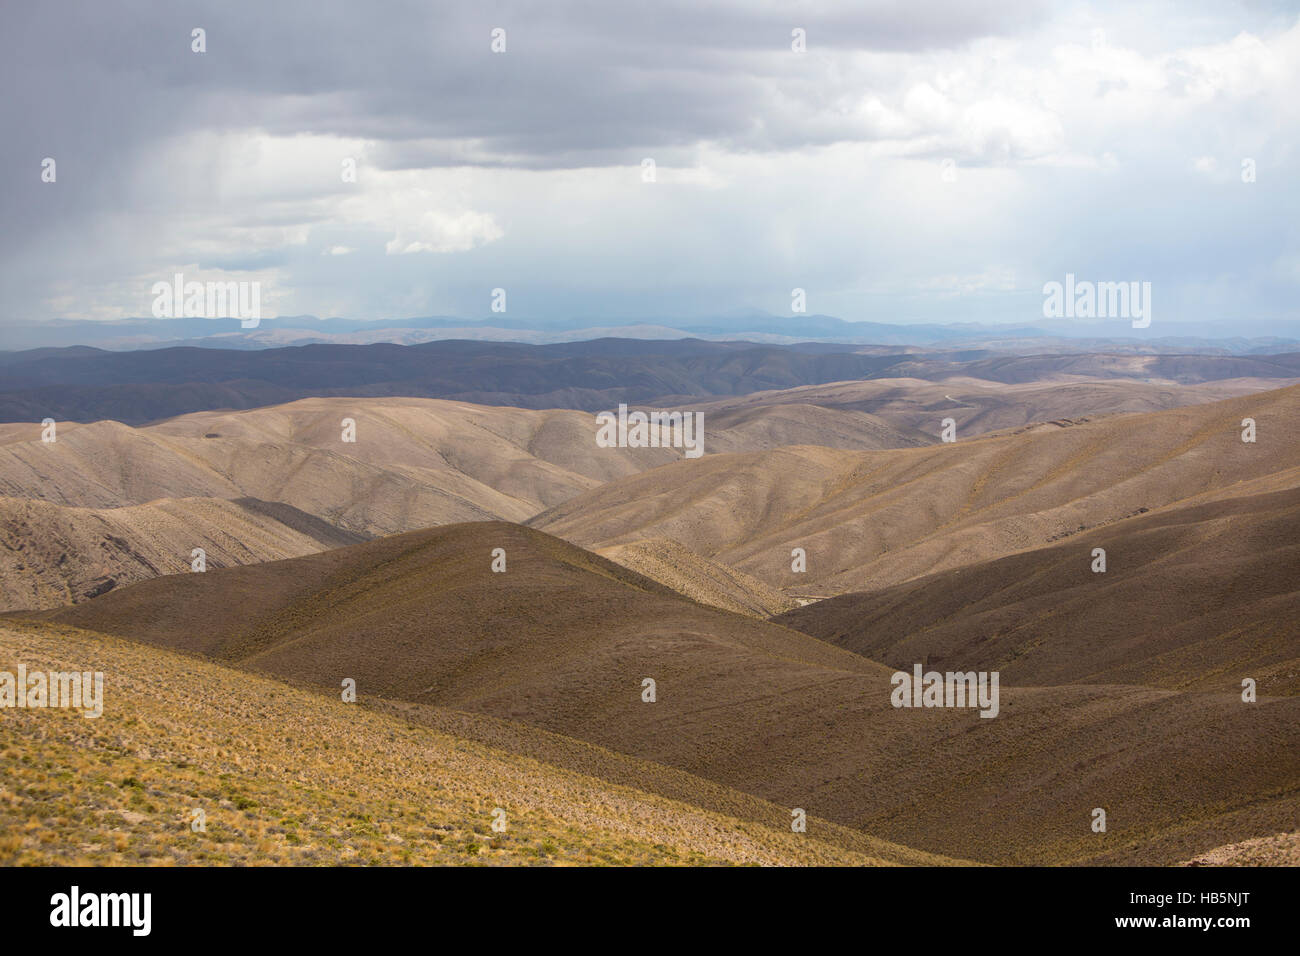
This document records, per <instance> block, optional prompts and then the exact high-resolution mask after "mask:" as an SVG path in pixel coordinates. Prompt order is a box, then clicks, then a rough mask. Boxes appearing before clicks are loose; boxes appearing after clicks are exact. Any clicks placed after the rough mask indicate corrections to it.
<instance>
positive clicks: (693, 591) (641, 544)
mask: <svg viewBox="0 0 1300 956" xmlns="http://www.w3.org/2000/svg"><path fill="white" fill-rule="evenodd" d="M598 553H599V554H600V556H601V557H603V558H609V560H611V561H613V562H614V563H616V564H621V565H623V567H625V568H630V569H631V570H633V571H636V572H637V573H638V574H643V575H645V576H646V577H648V578H650V579H651V580H654V581H658V582H659V583H660V584H663V585H666V586H667V587H670V588H672V589H673V590H674V591H676V592H677V593H678V594H684V595H685V596H686V597H688V598H690V599H691V600H692V601H697V602H699V603H700V604H707V605H709V606H710V607H718V608H722V609H723V610H724V611H732V612H734V613H736V614H746V615H749V616H750V617H760V618H768V617H772V616H774V615H776V614H780V613H781V612H782V611H789V610H791V609H792V608H794V607H797V606H798V602H797V601H795V600H794V599H793V598H788V597H786V596H785V595H784V594H782V593H781V592H780V591H778V590H776V589H775V588H771V587H768V586H767V585H766V584H764V583H763V582H762V581H759V580H758V579H757V578H751V577H750V576H749V575H748V574H744V573H742V572H740V571H737V570H735V569H734V568H729V567H727V566H726V565H724V564H717V563H715V562H713V561H709V560H707V559H705V558H702V557H700V556H699V555H698V554H696V553H695V552H694V551H692V550H691V549H690V548H687V547H686V546H684V545H682V544H680V543H678V542H676V541H671V540H668V539H666V538H658V539H654V540H649V541H634V542H632V543H631V544H621V545H617V546H615V547H612V548H605V549H603V550H601V551H599V552H598Z"/></svg>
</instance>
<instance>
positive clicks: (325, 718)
mask: <svg viewBox="0 0 1300 956" xmlns="http://www.w3.org/2000/svg"><path fill="white" fill-rule="evenodd" d="M18 662H22V663H24V664H26V665H27V667H28V668H29V669H36V668H43V669H55V670H74V669H78V670H79V669H83V668H86V667H94V668H95V669H97V670H100V671H102V672H103V673H104V686H105V706H104V714H103V716H102V717H99V718H96V719H86V718H84V717H82V716H81V715H80V714H79V713H77V712H75V711H69V710H59V709H46V710H26V709H24V710H12V711H7V712H6V714H5V717H4V724H3V727H4V736H3V738H0V754H3V760H0V865H15V864H18V865H33V864H36V865H69V864H73V865H87V864H94V865H105V864H108V865H123V864H131V865H139V864H150V865H178V864H205V865H212V864H255V865H256V864H297V865H302V864H307V865H311V864H318V865H334V864H339V863H345V864H346V863H354V864H419V865H422V864H435V865H446V864H452V865H455V864H467V863H479V864H482V863H487V864H593V863H594V864H602V863H605V864H624V865H626V864H664V863H667V864H679V863H694V864H704V863H759V864H838V865H861V864H879V863H883V862H886V858H884V857H880V856H873V855H869V854H867V853H863V852H858V851H854V850H851V849H844V848H842V847H840V846H838V845H837V842H836V841H835V840H834V839H826V838H825V837H826V836H830V837H834V835H835V832H836V829H837V828H834V827H831V826H830V825H828V824H825V825H823V824H820V821H815V820H814V821H810V824H811V825H810V830H811V831H812V832H810V833H808V834H794V833H791V832H790V831H789V826H788V824H786V822H785V819H786V815H785V814H784V813H783V812H782V811H781V810H780V808H776V807H771V808H768V812H767V813H766V814H765V816H766V817H767V819H768V820H770V821H773V822H772V823H767V824H764V823H761V822H757V821H755V820H753V819H738V818H736V817H732V816H727V815H723V814H718V813H710V812H706V811H702V810H699V809H697V808H695V807H691V806H689V805H687V804H685V803H682V802H680V801H676V800H669V799H665V798H662V797H658V796H654V795H651V794H647V793H644V792H642V791H639V790H636V789H634V788H631V787H627V786H622V785H617V784H610V783H606V782H604V781H601V780H598V779H595V778H593V777H591V776H588V775H584V774H580V773H574V772H571V771H565V770H561V769H558V768H556V767H553V766H550V765H548V764H545V763H541V762H538V761H536V760H532V759H529V758H527V757H522V756H520V755H518V754H514V753H509V752H506V751H503V750H500V749H497V748H493V747H488V746H484V745H483V744H479V743H475V742H472V741H469V740H467V739H464V738H461V737H456V736H452V735H450V734H447V733H441V732H438V731H434V730H431V729H429V728H427V727H423V726H416V725H412V724H411V723H410V722H408V721H406V720H402V719H399V718H398V717H396V716H393V715H388V714H384V713H380V712H375V711H373V710H370V709H368V708H367V707H365V706H364V704H346V703H344V702H342V701H341V700H340V699H339V698H338V696H337V695H328V696H326V695H321V694H317V693H313V692H309V691H306V690H302V689H298V688H294V687H290V686H287V685H285V684H281V683H277V682H275V681H272V680H268V679H266V678H264V677H258V676H256V675H250V674H248V673H245V672H239V671H234V670H230V669H228V668H225V667H220V666H218V665H215V664H212V663H208V662H204V661H201V660H196V659H195V658H193V657H187V656H182V655H178V654H173V653H170V652H167V651H163V650H161V649H158V648H145V647H141V646H140V645H138V644H133V643H130V642H126V641H122V640H119V639H115V638H110V637H104V636H102V635H97V634H90V633H88V632H85V631H78V630H75V629H69V628H51V627H37V628H29V627H11V626H0V668H3V669H6V670H8V671H10V672H12V671H13V670H14V669H15V668H16V666H17V664H18ZM497 808H501V809H503V810H505V811H506V824H507V826H506V830H505V832H501V833H498V832H494V831H493V830H492V829H491V823H492V821H493V811H494V810H496V809H497ZM195 809H198V810H202V811H203V814H204V818H205V819H204V826H205V828H206V829H205V830H203V831H202V832H195V831H194V830H193V829H192V828H191V823H192V821H193V820H194V816H193V812H194V810H195ZM819 829H820V830H821V831H822V833H821V834H820V835H819V833H818V830H819ZM851 840H852V838H851V837H850V842H851ZM876 846H877V847H878V848H879V849H880V850H881V851H882V852H883V853H886V854H888V855H889V856H888V859H889V860H903V861H906V862H942V861H939V860H937V859H935V858H933V857H929V856H927V855H925V854H920V853H914V852H912V851H908V850H906V849H904V848H901V847H890V846H888V845H886V844H883V843H878V844H876Z"/></svg>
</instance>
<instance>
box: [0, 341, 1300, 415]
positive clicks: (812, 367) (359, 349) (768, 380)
mask: <svg viewBox="0 0 1300 956" xmlns="http://www.w3.org/2000/svg"><path fill="white" fill-rule="evenodd" d="M1043 351H1044V352H1047V351H1049V350H1047V349H1044V350H1043ZM1298 377H1300V351H1293V352H1291V353H1286V354H1265V355H1232V354H1173V355H1114V354H1109V353H1102V354H1084V353H1069V354H1064V355H1052V354H1037V355H1021V356H1016V355H1008V354H1006V353H1002V352H997V351H992V350H988V349H934V348H931V349H912V350H908V349H901V348H895V347H886V346H875V347H866V346H851V345H834V344H830V343H805V344H802V345H798V346H781V345H761V344H755V343H751V342H704V341H700V340H698V339H695V340H691V339H688V340H679V341H643V340H635V339H597V340H594V341H588V342H574V343H568V344H559V345H520V344H516V343H508V342H464V341H444V342H428V343H425V344H422V345H410V346H403V345H307V346H297V347H291V348H277V349H261V350H256V351H243V350H237V349H211V348H194V347H178V348H168V349H161V350H152V351H146V350H141V351H133V352H110V351H104V350H102V349H94V348H87V347H85V346H76V347H71V348H66V349H36V350H32V351H28V352H10V353H0V422H40V421H42V420H43V419H45V418H54V419H56V420H59V421H69V420H70V421H81V422H87V421H97V420H100V419H105V418H109V419H114V420H116V421H120V422H125V423H126V424H130V425H137V424H143V423H145V422H150V421H157V420H159V419H163V418H169V417H172V416H175V415H183V414H187V413H190V412H198V411H206V410H210V409H245V408H255V407H259V406H265V405H278V404H282V403H284V402H291V401H294V400H296V399H301V398H307V397H309V396H319V397H332V396H348V397H353V398H383V397H392V396H404V397H408V398H443V399H451V400H455V401H462V402H473V403H475V404H479V405H509V406H513V407H516V408H534V409H546V408H569V409H578V410H582V411H592V412H595V411H601V410H605V409H612V408H615V407H616V406H617V405H618V404H619V403H620V402H626V403H628V404H636V403H640V404H656V405H673V404H681V403H683V402H692V403H697V404H698V403H699V402H701V401H703V400H709V399H716V398H721V397H727V396H736V395H746V394H749V393H751V392H759V391H770V390H775V389H790V388H797V387H799V386H811V385H823V384H826V383H830V382H845V381H850V380H852V381H863V380H872V379H924V380H927V381H932V382H939V381H944V380H947V379H954V378H966V379H972V378H974V379H981V380H985V381H989V382H1000V383H1004V384H1015V383H1025V382H1034V381H1054V382H1062V383H1063V382H1065V381H1072V380H1079V379H1081V378H1086V379H1089V380H1098V379H1105V380H1124V379H1127V380H1137V381H1141V382H1148V383H1166V384H1173V383H1177V384H1183V385H1192V384H1198V383H1206V382H1215V381H1222V380H1227V379H1257V380H1268V381H1279V380H1281V381H1285V382H1287V383H1289V382H1291V381H1293V380H1295V379H1296V378H1298ZM1255 387H1262V386H1259V385H1256V386H1255ZM862 410H869V409H862Z"/></svg>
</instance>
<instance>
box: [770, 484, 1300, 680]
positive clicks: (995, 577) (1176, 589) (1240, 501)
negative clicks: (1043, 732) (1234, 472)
mask: <svg viewBox="0 0 1300 956" xmlns="http://www.w3.org/2000/svg"><path fill="white" fill-rule="evenodd" d="M1096 549H1102V551H1104V554H1105V561H1106V567H1105V570H1104V571H1095V570H1094V569H1093V568H1094V565H1095V564H1096V562H1097V561H1098V557H1095V556H1094V555H1095V554H1096ZM1298 570H1300V488H1292V489H1289V490H1286V491H1275V492H1271V493H1265V494H1259V495H1248V496H1244V497H1240V498H1228V499H1226V500H1214V501H1209V502H1206V503H1200V504H1189V505H1186V506H1184V507H1175V508H1166V509H1164V510H1162V511H1157V512H1154V513H1151V514H1147V515H1142V516H1139V517H1135V518H1130V519H1128V520H1127V521H1122V522H1118V523H1116V524H1114V525H1109V526H1106V527H1103V528H1099V529H1097V530H1095V531H1092V532H1088V533H1084V534H1078V535H1075V536H1072V537H1069V538H1067V539H1066V540H1065V541H1064V542H1061V543H1058V544H1056V545H1053V546H1051V547H1048V548H1039V549H1036V550H1033V551H1024V552H1021V553H1019V554H1014V555H1010V556H1008V557H1005V558H1000V559H998V560H996V561H989V562H983V563H980V564H975V565H970V566H967V567H964V568H960V569H957V570H954V571H943V572H940V573H938V574H933V575H929V576H927V577H924V578H921V579H919V580H916V581H909V582H907V583H906V584H900V585H895V586H893V587H888V588H882V589H880V590H878V591H872V592H868V593H863V594H847V595H843V596H840V597H835V598H830V599H828V600H825V601H819V602H817V603H815V604H811V605H809V606H807V607H803V608H799V609H798V610H794V611H791V612H790V613H788V614H786V615H784V616H782V617H780V618H778V619H777V620H778V622H779V623H782V624H785V625H786V626H788V627H793V628H796V629H798V630H802V631H805V632H806V633H809V634H812V635H815V636H817V637H820V638H823V639H824V640H828V641H831V642H832V643H835V644H837V645H839V646H841V647H846V648H849V649H851V650H853V651H856V652H857V653H860V654H862V655H864V656H866V657H869V658H871V659H873V660H879V661H883V662H885V663H887V664H890V665H892V666H898V667H910V666H911V664H912V662H913V661H918V660H927V661H929V662H930V664H931V665H933V666H935V667H938V668H941V669H953V670H970V669H975V670H999V671H1001V673H1002V676H1003V679H1004V680H1006V681H1009V682H1014V683H1016V684H1063V683H1079V682H1087V683H1093V684H1117V683H1124V684H1148V685H1153V686H1159V687H1166V688H1170V689H1186V688H1200V689H1205V690H1211V689H1212V690H1221V691H1225V692H1232V691H1236V690H1240V688H1241V685H1242V680H1243V679H1244V678H1251V679H1253V680H1255V681H1256V682H1257V684H1258V686H1259V692H1260V693H1263V694H1287V695H1296V694H1300V641H1298V640H1297V637H1296V621H1297V620H1300V574H1298V573H1297V572H1298Z"/></svg>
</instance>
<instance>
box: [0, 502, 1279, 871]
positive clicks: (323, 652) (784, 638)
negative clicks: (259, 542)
mask: <svg viewBox="0 0 1300 956" xmlns="http://www.w3.org/2000/svg"><path fill="white" fill-rule="evenodd" d="M494 548H501V549H504V551H505V554H506V560H507V570H506V571H505V572H503V573H496V572H493V571H492V570H491V562H492V550H493V549H494ZM38 618H39V619H40V620H43V621H50V622H53V623H55V624H57V625H61V626H66V625H73V626H77V627H83V628H87V629H91V630H96V631H100V632H105V633H110V634H117V635H123V636H130V637H132V638H134V639H136V640H140V641H144V642H148V643H152V644H155V645H159V646H163V647H167V648H169V649H181V650H185V651H190V652H198V653H201V654H204V655H207V656H209V657H212V658H215V659H217V660H219V661H222V662H225V663H227V664H231V665H237V666H239V667H242V668H249V669H253V670H257V671H260V672H264V673H266V674H268V675H273V676H277V677H280V678H283V679H288V680H292V681H303V682H306V683H309V684H314V685H316V686H319V687H322V688H325V689H333V691H334V692H335V693H337V688H338V687H339V685H340V682H341V681H343V680H344V679H346V678H352V679H354V680H355V681H356V686H357V691H358V693H359V694H360V695H362V697H364V698H370V697H373V696H377V697H380V698H383V699H384V702H385V706H390V707H401V706H403V705H404V706H405V707H406V708H407V709H405V710H403V711H402V712H403V713H404V714H405V715H406V716H407V717H408V719H411V720H413V721H419V720H421V719H422V718H421V710H422V708H429V707H432V708H452V709H454V710H461V711H468V712H471V713H476V714H479V715H485V716H486V717H489V718H497V719H501V720H507V721H517V722H522V723H525V724H528V725H530V726H532V727H534V728H537V729H539V730H541V731H546V732H549V733H551V734H560V735H563V736H566V737H571V738H575V739H577V740H580V741H584V742H586V743H587V744H590V745H595V746H597V747H601V748H607V749H609V750H613V751H617V752H619V753H621V754H624V755H627V756H629V757H632V758H636V759H639V760H648V761H651V762H653V763H655V764H662V765H666V766H668V767H671V768H675V769H676V770H678V771H685V772H687V773H690V774H693V775H696V776H698V777H702V778H706V779H708V780H710V781H712V782H714V783H716V784H720V785H722V786H724V787H729V788H733V789H736V790H741V791H744V792H747V793H749V794H751V795H752V796H754V797H758V798H760V799H763V800H768V801H771V802H773V803H776V804H778V805H782V806H785V807H803V808H805V809H807V810H808V811H809V812H810V813H812V814H815V815H816V816H818V817H822V818H825V819H828V820H830V821H832V822H834V823H837V824H840V825H844V826H849V827H854V828H856V829H858V830H860V831H861V832H863V833H866V834H870V835H872V836H875V837H879V838H882V839H885V840H888V841H890V842H893V843H899V844H903V845H906V846H911V847H916V848H918V849H922V850H927V851H929V852H938V848H940V847H942V848H944V851H943V852H944V855H947V856H958V857H966V858H970V859H975V860H980V861H984V862H1039V863H1042V862H1103V861H1130V862H1133V861H1138V862H1146V863H1162V862H1176V861H1178V860H1183V859H1188V858H1190V857H1192V856H1194V855H1195V854H1196V853H1199V852H1202V851H1205V850H1208V849H1211V848H1213V847H1217V846H1222V845H1225V844H1229V843H1234V842H1240V841H1242V840H1247V839H1252V838H1255V837H1259V836H1262V835H1265V834H1270V833H1273V832H1277V831H1278V830H1281V829H1285V826H1286V824H1285V821H1287V820H1293V819H1294V815H1295V811H1296V800H1297V785H1298V784H1297V781H1300V747H1297V744H1298V743H1300V719H1297V718H1300V698H1285V697H1284V698H1276V697H1267V696H1266V697H1263V698H1261V700H1260V701H1259V703H1257V704H1254V705H1246V704H1243V703H1242V702H1241V701H1240V699H1239V698H1238V697H1237V696H1235V695H1231V694H1223V693H1207V692H1171V691H1168V690H1159V689H1153V688H1145V687H1135V686H1124V685H1095V686H1057V687H1032V686H1018V685H1017V686H1004V687H1003V689H1002V690H1003V692H1002V698H1001V705H1000V712H999V714H998V716H997V718H996V719H992V720H987V719H981V718H980V717H979V715H978V713H976V712H975V711H973V710H970V709H943V708H940V709H937V710H934V709H919V710H913V709H895V708H893V707H892V706H891V705H890V693H891V689H892V687H891V682H890V671H889V669H888V668H886V667H883V666H881V665H879V664H875V663H873V662H871V661H868V660H866V659H865V658H863V657H861V656H859V655H857V654H854V653H851V652H849V651H845V650H842V649H838V648H835V647H833V646H831V645H829V644H825V643H822V642H820V641H817V640H815V639H813V638H811V637H807V636H805V635H803V634H800V633H798V632H796V631H793V630H789V629H787V628H783V627H778V626H775V625H773V624H769V623H765V622H761V621H756V620H752V619H748V618H744V617H740V616H738V615H734V614H729V613H727V612H724V611H720V610H716V609H712V608H707V607H703V606H701V605H698V604H696V603H694V602H692V601H689V600H687V599H685V598H683V597H681V596H680V595H678V594H676V593H674V592H672V591H670V590H669V589H667V588H665V587H663V586H662V585H660V584H657V583H656V582H653V581H650V580H649V579H647V578H645V577H642V576H641V575H638V574H635V573H633V572H631V571H628V570H627V569H625V568H622V567H620V566H618V565H616V564H613V563H611V562H609V561H606V560H604V559H603V558H601V557H599V556H597V555H594V554H591V553H589V552H585V551H582V550H580V549H578V548H576V547H574V546H572V545H569V544H567V543H565V542H563V541H560V540H559V539H556V538H553V537H551V536H549V535H545V534H541V533H539V532H537V531H534V530H531V529H527V528H523V527H520V526H518V525H511V524H507V523H502V522H488V523H471V524H463V525H455V526H448V527H442V528H438V529H433V530H430V531H423V532H415V533H411V534H405V535H396V536H392V537H388V538H382V539H377V540H374V541H369V542H365V543H362V544H357V545H352V546H349V547H346V548H340V549H335V550H333V551H328V552H324V553H320V554H314V555H309V556H306V557H302V558H294V559H290V560H286V561H276V562H269V563H265V564H260V565H255V566H249V567H239V568H230V569H222V570H216V571H209V572H208V573H206V574H202V575H199V574H189V575H178V576H171V577H166V578H156V579H153V580H149V581H144V582H140V583H138V584H135V585H131V586H129V587H125V588H121V589H116V590H113V591H111V592H109V593H107V594H105V595H102V596H100V597H98V598H96V599H94V600H92V601H90V602H87V603H85V604H82V605H78V606H76V607H72V608H66V609H62V610H57V611H49V612H43V613H41V614H40V615H38ZM11 619H12V618H11ZM645 678H652V679H653V680H654V681H655V682H656V685H655V687H656V699H655V700H654V701H653V702H647V701H646V700H644V699H643V697H642V694H643V687H644V685H643V681H644V679H645ZM1096 806H1103V807H1105V808H1107V810H1108V812H1109V814H1110V818H1111V825H1110V829H1109V831H1108V832H1107V833H1105V834H1096V833H1093V832H1091V829H1090V826H1089V822H1090V813H1091V809H1092V808H1093V807H1096Z"/></svg>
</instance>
